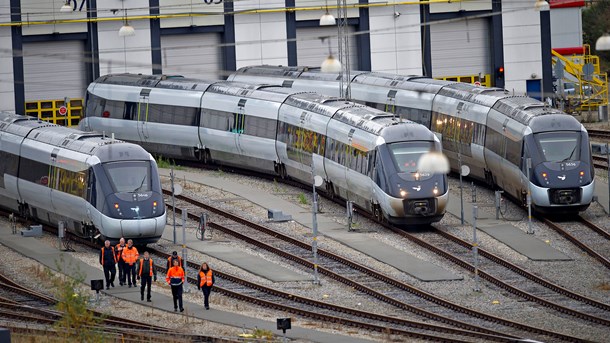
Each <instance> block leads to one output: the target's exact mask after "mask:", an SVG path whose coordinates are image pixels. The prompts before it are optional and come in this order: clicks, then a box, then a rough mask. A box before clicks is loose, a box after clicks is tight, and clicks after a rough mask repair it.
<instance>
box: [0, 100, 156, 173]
mask: <svg viewBox="0 0 610 343" xmlns="http://www.w3.org/2000/svg"><path fill="white" fill-rule="evenodd" d="M0 132H7V133H11V134H14V135H17V136H20V137H24V138H27V139H32V140H35V141H37V142H41V143H46V144H49V145H51V146H55V147H58V148H62V149H67V150H70V151H75V152H79V153H82V154H85V155H91V156H97V157H98V158H99V159H100V161H101V162H107V161H116V160H125V159H130V160H139V159H144V160H148V159H149V158H150V157H149V154H148V153H147V152H146V151H145V150H144V149H142V148H140V147H139V146H137V145H135V144H131V143H126V142H123V141H120V140H113V139H110V138H108V137H104V136H103V135H101V134H99V133H95V132H83V131H79V130H75V129H71V128H68V127H64V126H59V125H55V124H50V123H48V122H45V121H42V120H39V119H37V118H33V117H27V116H22V115H18V114H12V113H6V112H0ZM118 147H120V148H119V149H116V148H118ZM134 147H135V148H134ZM113 150H114V151H113Z"/></svg>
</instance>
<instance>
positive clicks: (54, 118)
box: [25, 99, 83, 126]
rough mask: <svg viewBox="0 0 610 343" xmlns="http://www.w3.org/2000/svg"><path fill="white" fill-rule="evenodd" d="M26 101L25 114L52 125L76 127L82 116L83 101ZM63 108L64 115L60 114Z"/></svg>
mask: <svg viewBox="0 0 610 343" xmlns="http://www.w3.org/2000/svg"><path fill="white" fill-rule="evenodd" d="M64 101H65V100H63V99H61V100H36V101H26V103H25V114H26V115H28V116H32V117H36V118H39V119H40V120H44V121H48V122H50V123H53V124H58V125H63V126H77V125H78V122H79V121H80V119H81V117H82V115H83V99H70V101H68V103H64ZM62 107H65V110H66V113H65V114H64V115H62V114H61V113H60V112H61V111H62V110H63V109H62Z"/></svg>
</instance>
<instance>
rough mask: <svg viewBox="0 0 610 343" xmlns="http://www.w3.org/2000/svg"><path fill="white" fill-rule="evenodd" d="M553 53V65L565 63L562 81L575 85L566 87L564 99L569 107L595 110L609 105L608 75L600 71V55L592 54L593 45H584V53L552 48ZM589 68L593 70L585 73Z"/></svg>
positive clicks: (565, 83) (580, 109) (579, 109)
mask: <svg viewBox="0 0 610 343" xmlns="http://www.w3.org/2000/svg"><path fill="white" fill-rule="evenodd" d="M552 53H553V57H554V58H553V65H556V64H557V61H561V63H562V64H563V69H564V74H563V78H562V80H561V82H563V84H564V85H574V87H573V88H572V87H568V88H567V89H564V99H565V101H566V102H567V104H568V108H569V109H575V110H578V111H583V110H593V109H597V108H598V107H599V106H606V105H608V75H606V73H601V72H600V68H599V57H598V56H595V55H591V47H590V46H589V45H588V44H587V45H585V46H584V54H582V55H579V54H573V55H570V56H567V55H561V54H560V53H558V52H557V51H555V50H552ZM587 69H589V71H590V72H591V73H590V74H589V76H587V75H586V73H585V72H586V71H587ZM558 81H559V80H558ZM564 88H566V87H565V86H564Z"/></svg>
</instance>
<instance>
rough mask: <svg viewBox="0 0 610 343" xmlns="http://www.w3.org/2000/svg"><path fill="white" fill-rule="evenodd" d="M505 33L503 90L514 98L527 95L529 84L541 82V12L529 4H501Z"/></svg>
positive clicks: (513, 1) (510, 1) (513, 0)
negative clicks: (512, 94) (532, 80)
mask: <svg viewBox="0 0 610 343" xmlns="http://www.w3.org/2000/svg"><path fill="white" fill-rule="evenodd" d="M502 30H503V33H504V80H505V85H504V88H506V89H507V90H509V91H514V92H515V94H525V93H526V80H528V79H542V52H541V49H540V12H537V11H536V10H535V9H534V5H533V4H530V3H524V2H522V1H519V0H508V1H507V0H505V1H502ZM532 76H534V77H532Z"/></svg>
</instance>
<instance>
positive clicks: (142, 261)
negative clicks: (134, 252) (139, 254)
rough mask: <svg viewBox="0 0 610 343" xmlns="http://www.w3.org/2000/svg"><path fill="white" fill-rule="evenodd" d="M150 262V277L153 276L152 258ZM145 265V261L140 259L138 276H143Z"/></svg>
mask: <svg viewBox="0 0 610 343" xmlns="http://www.w3.org/2000/svg"><path fill="white" fill-rule="evenodd" d="M148 261H149V262H150V270H149V271H150V276H153V261H152V258H149V259H148ZM143 264H144V259H143V258H141V259H140V270H139V271H138V275H140V276H142V265H143Z"/></svg>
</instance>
